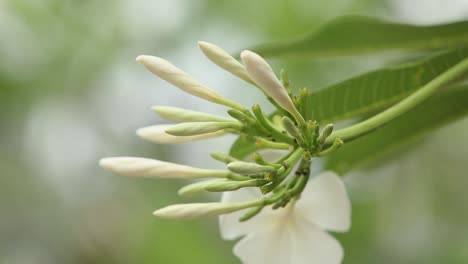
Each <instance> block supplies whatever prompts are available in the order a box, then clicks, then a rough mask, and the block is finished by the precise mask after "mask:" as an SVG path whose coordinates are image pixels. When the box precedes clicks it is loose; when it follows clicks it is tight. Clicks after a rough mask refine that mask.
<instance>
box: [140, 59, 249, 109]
mask: <svg viewBox="0 0 468 264" xmlns="http://www.w3.org/2000/svg"><path fill="white" fill-rule="evenodd" d="M136 61H137V62H138V63H141V64H143V66H145V68H146V69H148V70H149V71H150V72H152V73H153V74H154V75H156V76H158V77H159V78H161V79H163V80H165V81H167V82H168V83H170V84H172V85H174V86H176V87H178V88H180V89H182V90H183V91H185V92H187V93H189V94H191V95H194V96H197V97H200V98H202V99H205V100H207V101H210V102H213V103H216V104H221V105H225V106H228V107H231V108H235V109H240V110H243V109H244V108H243V107H242V106H241V105H239V104H238V103H236V102H233V101H231V100H229V99H226V98H224V97H222V96H221V95H219V94H218V93H216V92H215V91H213V90H211V89H210V88H208V87H206V86H204V85H202V84H200V83H198V82H197V81H195V80H194V79H193V78H192V76H190V75H188V74H187V73H186V72H184V71H182V70H181V69H179V68H177V67H176V66H174V65H173V64H171V63H170V62H168V61H166V60H164V59H161V58H159V57H154V56H148V55H140V56H138V57H137V58H136Z"/></svg>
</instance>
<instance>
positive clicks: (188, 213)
mask: <svg viewBox="0 0 468 264" xmlns="http://www.w3.org/2000/svg"><path fill="white" fill-rule="evenodd" d="M258 204H259V201H249V202H240V203H190V204H174V205H169V206H166V207H164V208H161V209H159V210H156V211H155V212H154V213H153V215H155V216H158V217H161V218H167V219H179V220H190V219H195V218H200V217H209V216H216V215H221V214H228V213H232V212H235V211H239V210H242V209H245V208H249V207H252V206H255V205H258Z"/></svg>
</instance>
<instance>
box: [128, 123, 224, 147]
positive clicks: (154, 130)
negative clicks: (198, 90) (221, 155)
mask: <svg viewBox="0 0 468 264" xmlns="http://www.w3.org/2000/svg"><path fill="white" fill-rule="evenodd" d="M173 126H174V125H154V126H149V127H143V128H140V129H138V130H137V135H138V136H139V137H141V138H143V139H146V140H148V141H151V142H154V143H159V144H179V143H185V142H192V141H197V140H202V139H207V138H214V137H219V136H222V135H224V134H226V132H225V131H223V130H220V131H216V132H212V133H206V134H200V135H195V136H173V135H170V134H168V133H166V132H165V131H166V130H168V129H170V128H171V127H173Z"/></svg>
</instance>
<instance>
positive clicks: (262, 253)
mask: <svg viewBox="0 0 468 264" xmlns="http://www.w3.org/2000/svg"><path fill="white" fill-rule="evenodd" d="M277 227H278V225H270V226H267V227H264V228H263V229H257V230H256V231H254V232H252V233H250V234H249V235H247V236H246V237H244V238H243V239H241V240H240V241H239V242H237V244H236V245H235V246H234V249H233V251H234V254H235V255H236V256H238V257H239V258H240V259H241V260H242V263H244V264H260V263H268V264H285V263H291V264H293V263H294V264H301V263H295V262H291V250H292V244H291V242H292V241H293V240H292V239H293V238H292V237H290V232H287V230H284V229H282V228H277Z"/></svg>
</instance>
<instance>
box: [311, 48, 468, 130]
mask: <svg viewBox="0 0 468 264" xmlns="http://www.w3.org/2000/svg"><path fill="white" fill-rule="evenodd" d="M467 55H468V49H460V50H455V51H450V52H445V53H443V54H438V55H435V56H430V57H426V58H423V59H420V60H418V61H415V62H410V63H404V64H401V65H397V66H392V67H387V68H383V69H379V70H376V71H372V72H369V73H366V74H363V75H360V76H356V77H354V78H351V79H348V80H345V81H342V82H340V83H337V84H334V85H331V86H329V87H326V88H324V89H321V90H318V91H316V92H311V93H309V95H308V97H307V98H306V101H305V105H304V108H303V109H302V114H303V115H304V116H305V118H306V119H307V120H309V119H310V120H317V121H318V122H319V123H321V124H326V123H329V122H333V121H337V120H342V119H345V118H350V117H354V116H358V115H362V114H367V113H372V112H375V111H378V110H380V109H383V108H385V107H388V106H390V105H391V104H393V103H395V102H398V101H399V100H401V99H403V98H405V97H406V96H408V95H409V94H411V93H412V92H414V91H415V90H417V89H418V88H420V87H422V86H423V85H424V84H426V83H428V82H429V81H431V80H432V79H434V78H435V77H437V76H438V75H440V74H441V73H443V72H444V71H446V70H448V69H450V68H451V67H452V66H454V65H455V64H457V63H459V62H460V61H461V60H463V59H464V58H465V57H466V56H467Z"/></svg>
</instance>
